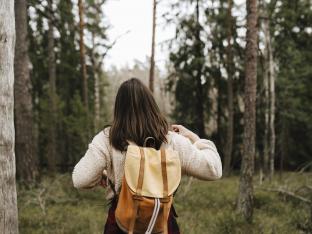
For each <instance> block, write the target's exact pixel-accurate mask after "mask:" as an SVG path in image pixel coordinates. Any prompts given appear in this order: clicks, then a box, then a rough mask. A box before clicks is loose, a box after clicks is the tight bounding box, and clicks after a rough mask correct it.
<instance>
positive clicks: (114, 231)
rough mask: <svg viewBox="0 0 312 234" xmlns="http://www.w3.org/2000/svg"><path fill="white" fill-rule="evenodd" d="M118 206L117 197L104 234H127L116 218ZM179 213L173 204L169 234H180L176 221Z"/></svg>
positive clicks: (109, 211)
mask: <svg viewBox="0 0 312 234" xmlns="http://www.w3.org/2000/svg"><path fill="white" fill-rule="evenodd" d="M116 207H117V199H113V200H112V202H111V206H110V208H109V210H108V216H107V220H106V224H105V227H104V234H125V232H123V231H122V230H121V229H120V228H119V227H118V225H117V222H116V218H115V210H116ZM176 217H178V216H177V214H176V212H175V210H174V207H173V206H172V207H171V209H170V212H169V217H168V234H180V230H179V226H178V224H177V221H176Z"/></svg>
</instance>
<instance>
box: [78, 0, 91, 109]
mask: <svg viewBox="0 0 312 234" xmlns="http://www.w3.org/2000/svg"><path fill="white" fill-rule="evenodd" d="M78 8H79V36H80V41H79V47H80V65H81V75H82V96H83V102H84V105H85V109H86V113H87V114H88V112H89V101H88V82H87V67H86V61H85V46H84V6H83V0H78Z"/></svg>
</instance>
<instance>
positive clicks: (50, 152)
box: [47, 0, 57, 172]
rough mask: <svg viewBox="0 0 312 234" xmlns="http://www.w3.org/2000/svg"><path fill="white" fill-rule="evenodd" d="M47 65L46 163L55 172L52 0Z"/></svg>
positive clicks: (49, 4) (50, 3)
mask: <svg viewBox="0 0 312 234" xmlns="http://www.w3.org/2000/svg"><path fill="white" fill-rule="evenodd" d="M48 11H49V19H48V26H49V30H48V63H49V103H50V108H51V113H50V115H49V118H50V123H49V126H48V131H49V141H48V145H47V163H48V169H49V170H50V171H52V172H53V171H55V170H56V160H57V159H56V118H57V117H56V113H57V108H56V101H57V100H56V64H55V63H56V61H55V51H54V35H53V31H54V27H53V15H52V13H51V12H53V0H48Z"/></svg>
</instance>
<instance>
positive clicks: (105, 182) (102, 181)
mask: <svg viewBox="0 0 312 234" xmlns="http://www.w3.org/2000/svg"><path fill="white" fill-rule="evenodd" d="M99 185H100V186H102V187H103V188H106V187H107V171H106V170H104V171H103V175H102V178H101V180H100V182H99Z"/></svg>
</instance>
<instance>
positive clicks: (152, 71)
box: [149, 0, 157, 93]
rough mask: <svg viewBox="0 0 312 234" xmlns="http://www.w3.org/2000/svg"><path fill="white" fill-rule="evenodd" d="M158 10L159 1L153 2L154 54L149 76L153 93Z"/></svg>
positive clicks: (152, 53) (152, 54)
mask: <svg viewBox="0 0 312 234" xmlns="http://www.w3.org/2000/svg"><path fill="white" fill-rule="evenodd" d="M156 9H157V0H154V1H153V27H152V52H151V64H150V74H149V88H150V90H151V91H152V93H154V83H155V36H156Z"/></svg>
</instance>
